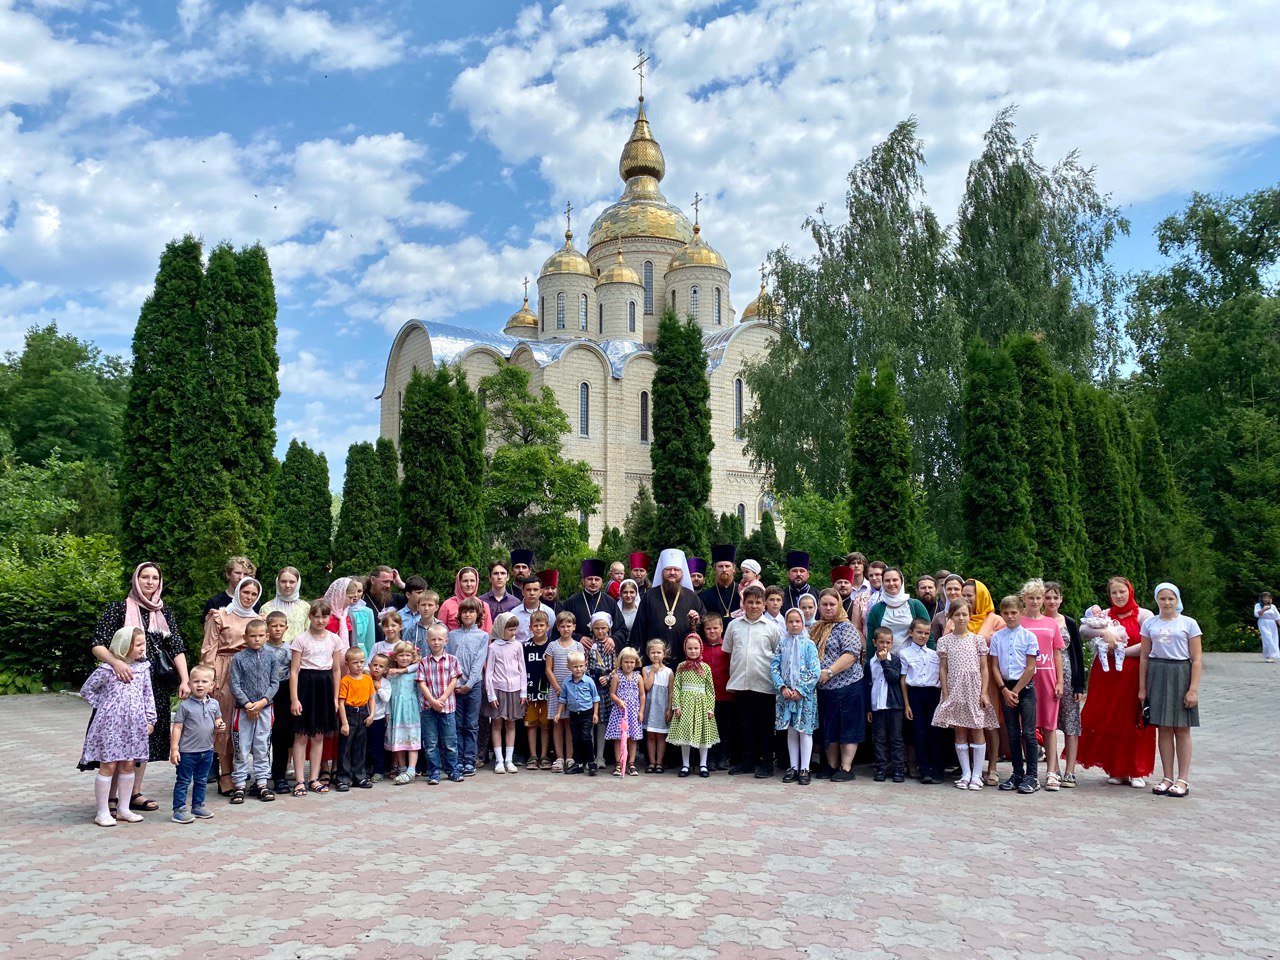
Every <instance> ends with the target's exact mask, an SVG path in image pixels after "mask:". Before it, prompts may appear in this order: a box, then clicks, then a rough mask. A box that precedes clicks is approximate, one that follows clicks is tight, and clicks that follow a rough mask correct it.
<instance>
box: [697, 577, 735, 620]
mask: <svg viewBox="0 0 1280 960" xmlns="http://www.w3.org/2000/svg"><path fill="white" fill-rule="evenodd" d="M698 596H699V597H700V598H701V599H702V605H703V606H704V607H706V608H707V613H718V614H720V616H722V617H724V619H725V621H726V622H725V629H728V627H729V624H728V620H729V615H730V614H731V613H733V611H735V610H737V609H738V608H739V607H741V606H742V598H741V597H739V596H738V585H737V584H736V583H731V584H729V586H727V587H722V586H720V585H719V584H718V583H714V582H713V583H712V584H711V585H710V586H709V587H707V588H706V589H705V590H703V591H702V592H701V593H700V594H698Z"/></svg>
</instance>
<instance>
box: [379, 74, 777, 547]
mask: <svg viewBox="0 0 1280 960" xmlns="http://www.w3.org/2000/svg"><path fill="white" fill-rule="evenodd" d="M618 172H619V174H620V175H621V177H622V181H623V183H624V188H623V191H622V195H621V196H620V197H619V198H618V200H617V201H616V202H615V203H613V204H612V205H610V206H609V207H607V208H605V210H604V211H603V212H602V213H601V214H600V216H598V217H597V218H596V220H595V222H594V223H593V224H592V225H591V230H590V233H589V235H588V238H587V243H586V251H585V252H582V251H580V250H579V249H578V248H577V247H576V246H575V244H574V237H573V232H572V230H571V229H567V230H566V231H565V239H564V245H563V246H562V247H560V249H558V250H556V251H555V252H554V253H553V254H552V255H551V256H550V257H548V258H547V260H546V262H545V263H543V265H542V269H541V271H540V272H539V274H538V284H537V295H536V298H535V300H534V304H533V305H532V306H531V305H530V302H529V297H528V294H527V291H526V295H525V298H524V305H523V306H522V307H521V308H520V309H519V310H517V311H516V312H515V313H514V314H512V315H511V317H510V318H509V319H508V320H507V322H506V325H505V327H504V329H503V332H502V333H496V332H488V331H482V330H473V329H466V328H462V327H457V326H453V325H450V324H447V323H437V322H423V321H419V320H410V321H409V322H408V323H406V324H405V325H404V326H403V327H402V328H401V329H400V331H399V332H398V333H397V334H396V337H395V340H394V342H393V343H392V346H391V353H390V356H389V357H388V359H387V368H386V375H385V378H384V381H383V389H382V394H381V397H380V400H381V417H380V419H381V424H380V432H381V434H382V436H384V437H389V438H391V439H392V440H394V441H395V442H396V443H397V444H398V443H399V439H400V410H401V406H402V403H403V399H404V389H405V386H406V385H407V384H408V382H409V378H410V377H411V376H412V374H413V371H414V370H415V369H416V370H424V371H425V370H431V369H433V368H434V365H435V364H438V363H446V364H453V365H457V366H459V367H461V368H462V369H463V370H464V371H465V372H466V374H467V378H468V380H469V381H470V383H471V384H472V385H473V386H474V385H475V384H477V383H478V382H479V381H480V379H481V378H482V377H485V376H488V375H489V374H490V373H493V372H494V371H495V370H496V369H497V368H498V365H499V364H501V363H504V362H506V363H513V364H515V365H517V366H519V367H522V368H523V369H525V370H527V371H528V373H529V375H530V379H531V386H532V388H533V389H534V390H538V389H540V388H541V387H543V386H547V387H549V388H551V390H552V392H553V393H554V394H555V396H556V399H557V400H558V401H559V403H560V407H561V408H562V409H563V410H564V411H565V413H566V414H567V416H568V418H569V424H570V429H569V432H568V433H567V434H566V435H565V437H564V455H565V456H566V457H568V458H571V459H575V460H585V461H586V462H587V463H589V464H590V465H591V471H592V476H593V478H594V479H595V481H596V483H597V484H599V486H600V495H601V499H600V506H599V508H598V509H597V512H596V513H595V514H594V515H593V516H591V517H588V518H587V524H588V531H589V535H590V539H591V542H593V543H594V542H596V541H597V540H598V539H599V537H600V535H601V533H602V531H603V529H604V527H605V526H615V527H619V528H621V527H622V525H623V523H624V522H625V520H626V517H627V513H628V512H629V511H630V509H631V504H632V502H633V501H634V500H635V497H636V493H637V491H638V490H639V487H640V486H641V484H644V485H646V486H648V487H649V488H650V489H652V486H653V483H652V475H653V471H652V467H651V465H650V459H649V448H650V443H651V441H652V438H653V413H652V408H653V390H652V385H653V374H654V362H653V350H652V345H653V342H654V340H655V339H656V338H657V332H658V321H659V319H660V318H661V315H662V312H663V310H664V309H668V308H670V309H674V310H675V311H676V312H677V314H678V315H679V316H681V317H685V316H690V317H692V318H693V319H694V321H695V322H696V323H697V324H698V325H699V326H700V327H701V328H702V331H703V341H704V343H705V345H706V351H707V379H708V382H709V384H710V387H711V433H712V439H713V441H714V442H715V448H714V450H713V451H712V454H711V500H710V502H709V504H708V505H709V506H710V507H711V509H712V510H714V511H715V512H716V513H717V514H720V513H736V514H738V515H739V516H740V517H741V518H742V519H743V524H744V528H745V530H746V532H747V533H750V532H751V531H753V530H755V529H756V527H758V526H759V523H760V519H761V518H762V516H763V513H764V511H765V510H769V509H772V501H771V499H770V497H769V495H768V492H767V490H766V489H765V487H764V485H763V482H762V478H761V476H760V474H759V473H757V472H756V471H754V470H752V469H751V463H750V458H749V457H748V456H747V455H746V453H745V452H744V450H743V439H742V429H741V428H742V421H743V417H744V416H745V415H746V414H747V413H748V412H749V411H750V410H751V408H752V403H753V401H752V397H751V393H750V390H749V389H748V387H747V385H746V381H745V378H744V376H743V370H744V367H745V365H746V363H747V361H748V360H749V359H751V358H753V357H758V356H760V355H761V354H763V353H764V352H766V351H768V350H769V349H770V348H771V347H772V346H773V344H774V343H775V342H776V339H777V331H776V328H775V326H774V325H773V323H772V316H773V308H772V302H771V300H770V299H769V296H768V294H767V293H765V290H764V285H763V283H762V284H761V288H760V296H759V297H757V298H756V299H755V300H753V301H752V302H751V303H750V304H749V305H748V306H747V307H746V309H745V310H743V311H742V315H741V317H738V316H737V314H736V311H735V310H734V307H733V304H732V303H731V302H730V298H729V279H730V276H731V275H730V272H729V268H728V265H727V264H726V263H725V260H724V258H723V257H722V256H721V255H720V254H719V253H718V252H717V251H716V250H715V249H714V248H713V247H712V246H711V245H710V244H708V243H707V242H706V241H705V240H704V239H703V237H702V231H701V227H700V225H699V224H697V223H696V222H695V223H690V222H689V219H688V217H686V216H685V215H684V213H683V212H681V211H680V210H679V209H678V208H677V207H675V206H673V205H672V204H670V203H668V202H667V199H666V198H665V197H664V196H663V195H662V192H661V191H660V189H659V185H660V183H661V181H662V178H663V176H664V175H665V173H666V161H665V159H664V157H663V154H662V148H661V147H660V146H659V144H658V142H657V140H656V139H654V136H653V131H652V130H651V128H650V125H649V121H648V118H647V117H646V115H645V109H644V97H643V96H642V97H641V98H640V104H639V107H638V109H637V111H636V120H635V124H634V126H633V128H632V132H631V137H630V139H628V140H627V142H626V144H625V146H624V147H623V149H622V157H621V159H620V161H619V164H618Z"/></svg>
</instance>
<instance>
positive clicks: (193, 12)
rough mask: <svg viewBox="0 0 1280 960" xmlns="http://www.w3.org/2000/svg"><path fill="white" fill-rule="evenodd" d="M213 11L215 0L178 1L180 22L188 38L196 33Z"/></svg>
mask: <svg viewBox="0 0 1280 960" xmlns="http://www.w3.org/2000/svg"><path fill="white" fill-rule="evenodd" d="M212 9H213V0H178V22H179V23H180V24H182V32H183V33H185V34H186V35H187V36H188V37H189V36H191V34H193V33H195V31H196V29H197V28H198V27H199V26H200V25H201V24H203V23H204V22H205V21H206V20H207V19H208V18H209V13H210V12H211V10H212Z"/></svg>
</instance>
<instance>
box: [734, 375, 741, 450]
mask: <svg viewBox="0 0 1280 960" xmlns="http://www.w3.org/2000/svg"><path fill="white" fill-rule="evenodd" d="M733 439H735V440H741V439H742V378H741V377H734V379H733Z"/></svg>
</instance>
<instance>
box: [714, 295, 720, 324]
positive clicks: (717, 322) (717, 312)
mask: <svg viewBox="0 0 1280 960" xmlns="http://www.w3.org/2000/svg"><path fill="white" fill-rule="evenodd" d="M715 319H716V326H717V327H718V326H720V288H719V287H716V315H715Z"/></svg>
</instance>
